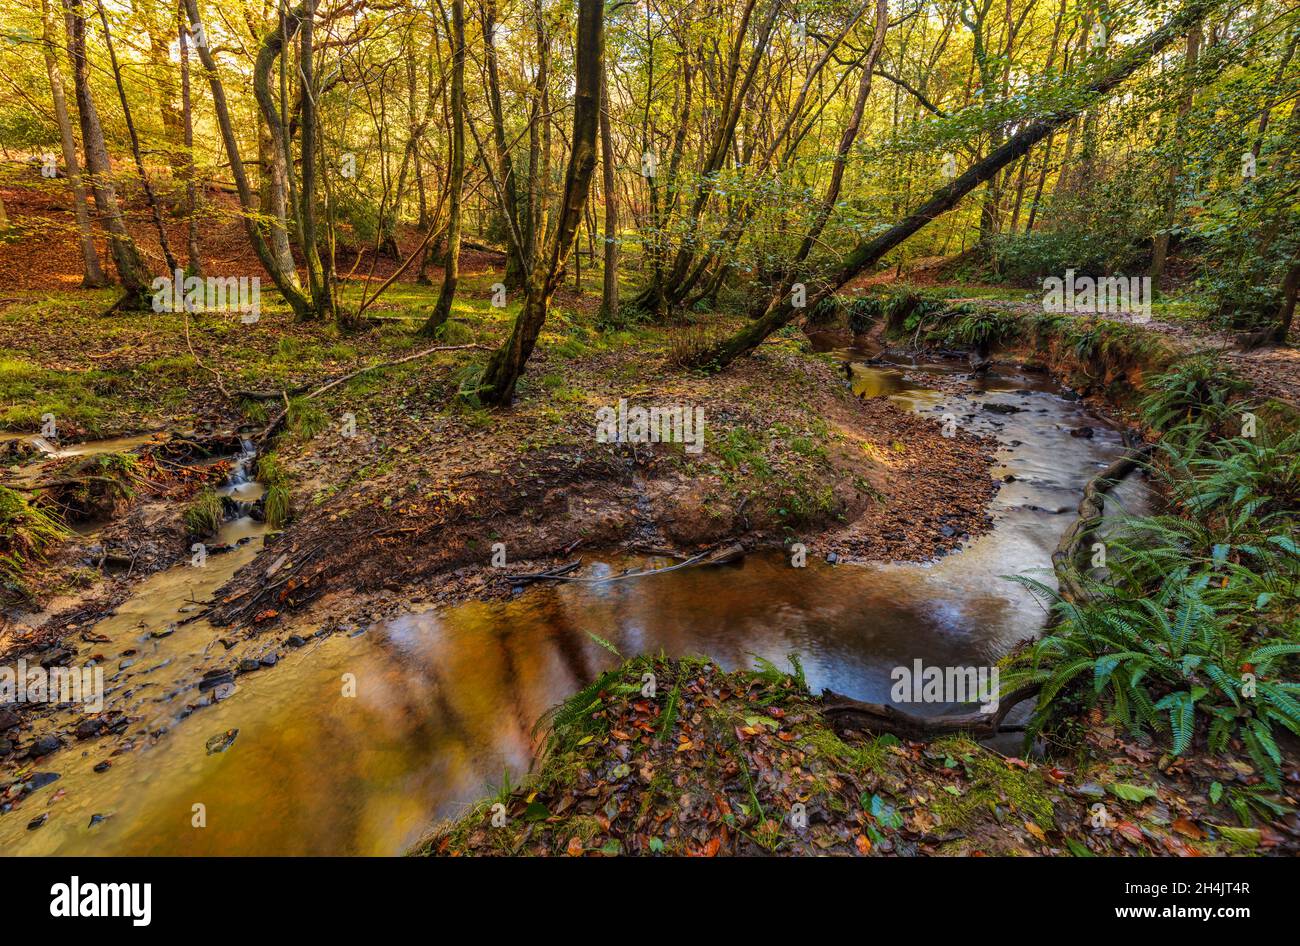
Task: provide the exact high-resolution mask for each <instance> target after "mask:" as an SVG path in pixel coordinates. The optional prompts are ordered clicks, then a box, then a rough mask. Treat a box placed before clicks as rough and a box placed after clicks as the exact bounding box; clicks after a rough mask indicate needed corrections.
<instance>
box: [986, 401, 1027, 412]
mask: <svg viewBox="0 0 1300 946" xmlns="http://www.w3.org/2000/svg"><path fill="white" fill-rule="evenodd" d="M984 410H986V411H991V412H993V413H994V414H1019V413H1021V412H1022V411H1023V410H1024V408H1023V407H1016V405H1014V404H995V403H993V402H992V401H987V402H985V404H984Z"/></svg>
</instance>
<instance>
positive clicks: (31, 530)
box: [0, 486, 69, 600]
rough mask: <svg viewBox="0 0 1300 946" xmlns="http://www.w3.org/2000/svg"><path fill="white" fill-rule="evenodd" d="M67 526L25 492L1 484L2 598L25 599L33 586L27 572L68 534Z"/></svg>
mask: <svg viewBox="0 0 1300 946" xmlns="http://www.w3.org/2000/svg"><path fill="white" fill-rule="evenodd" d="M68 534H69V533H68V530H67V528H66V527H65V526H64V525H63V523H61V522H60V521H59V520H58V519H56V518H54V516H52V515H50V514H49V513H48V512H46V511H45V510H44V509H41V508H40V507H38V506H35V505H33V504H32V503H30V502H28V501H27V499H25V498H24V497H23V495H22V494H21V493H18V492H16V491H15V490H12V489H9V488H8V487H4V486H0V597H2V598H5V599H10V600H14V599H24V598H29V597H31V594H32V589H31V588H30V587H29V585H28V583H27V582H28V579H27V577H25V574H24V572H25V571H26V569H27V567H28V563H29V562H33V561H36V562H39V561H43V560H44V559H45V557H46V556H47V555H48V554H49V552H50V550H51V549H52V548H53V547H54V546H55V545H56V544H58V543H59V542H61V541H63V539H64V538H66V537H67V535H68Z"/></svg>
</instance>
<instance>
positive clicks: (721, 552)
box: [506, 543, 745, 585]
mask: <svg viewBox="0 0 1300 946" xmlns="http://www.w3.org/2000/svg"><path fill="white" fill-rule="evenodd" d="M744 556H745V549H744V547H743V546H741V545H740V544H739V543H736V544H733V545H728V546H726V547H725V548H721V549H714V550H711V551H707V552H700V553H699V554H697V555H692V556H691V557H690V558H688V559H686V561H684V562H678V563H677V564H676V565H668V566H666V567H664V568H647V569H642V570H640V571H634V572H624V573H623V574H621V575H606V576H605V577H604V578H582V577H574V576H571V575H569V574H568V573H569V572H571V571H573V570H575V569H576V568H577V567H578V566H579V565H581V564H582V561H581V559H579V560H578V561H576V562H569V563H568V564H567V565H561V566H560V567H559V568H556V569H552V570H551V571H548V572H535V573H533V574H527V575H507V576H506V577H507V578H508V579H509V580H510V581H512V582H517V581H525V582H530V581H574V582H579V583H581V584H586V585H603V584H607V583H609V582H611V581H623V580H625V579H628V578H645V577H647V576H648V575H666V574H667V573H668V572H675V571H678V570H679V569H682V568H690V567H691V566H693V565H724V564H726V563H727V562H734V561H736V560H737V559H740V558H744Z"/></svg>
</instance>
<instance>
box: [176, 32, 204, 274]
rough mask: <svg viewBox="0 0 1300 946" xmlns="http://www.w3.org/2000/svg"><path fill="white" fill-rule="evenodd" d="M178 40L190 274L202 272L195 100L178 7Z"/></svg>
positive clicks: (186, 251) (188, 52)
mask: <svg viewBox="0 0 1300 946" xmlns="http://www.w3.org/2000/svg"><path fill="white" fill-rule="evenodd" d="M176 32H177V42H178V47H179V49H180V54H181V135H182V138H183V143H184V147H185V153H184V155H183V158H184V161H183V162H182V164H183V170H184V174H185V208H186V227H185V254H186V257H187V260H188V266H187V268H188V270H189V272H190V273H191V274H192V275H195V276H202V275H203V256H202V254H201V253H200V252H199V216H198V214H199V196H198V187H197V186H196V184H195V180H194V103H193V100H192V99H191V97H190V45H189V35H188V33H189V31H188V30H186V28H185V16H184V13H183V12H182V11H181V9H180V8H179V7H178V8H177V31H176Z"/></svg>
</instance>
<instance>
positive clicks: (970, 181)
mask: <svg viewBox="0 0 1300 946" xmlns="http://www.w3.org/2000/svg"><path fill="white" fill-rule="evenodd" d="M1214 2H1215V0H1191V2H1189V3H1188V4H1187V5H1186V6H1184V7H1183V9H1182V10H1180V11H1179V12H1178V13H1176V14H1174V15H1173V17H1171V18H1170V19H1169V20H1168V21H1166V23H1165V24H1164V25H1163V26H1162V27H1160V28H1159V29H1157V30H1156V31H1155V32H1154V33H1151V34H1150V35H1148V36H1147V38H1146V39H1144V40H1142V41H1141V42H1139V43H1137V44H1136V45H1135V46H1133V47H1131V48H1130V49H1129V50H1128V51H1127V52H1126V53H1124V54H1123V55H1121V56H1120V57H1119V58H1118V59H1116V60H1115V61H1114V63H1113V64H1112V65H1111V67H1110V68H1109V69H1107V70H1106V71H1105V72H1104V73H1103V74H1102V75H1101V76H1100V77H1099V78H1097V79H1095V80H1093V81H1092V82H1089V83H1088V84H1087V85H1086V86H1085V87H1084V89H1083V91H1084V92H1086V93H1089V94H1088V95H1086V96H1080V97H1079V98H1078V99H1076V100H1075V104H1073V105H1069V106H1066V107H1064V108H1062V109H1061V110H1059V111H1057V112H1055V113H1054V114H1052V115H1050V116H1048V117H1046V118H1041V119H1039V120H1037V121H1035V122H1032V123H1031V124H1029V125H1028V126H1026V127H1025V128H1023V129H1022V130H1021V131H1019V132H1017V133H1016V134H1015V135H1013V136H1012V137H1011V138H1010V139H1009V140H1008V141H1007V142H1006V143H1005V144H1004V145H1002V147H1000V148H998V149H997V150H996V151H993V152H991V153H990V154H989V155H988V156H987V157H985V158H984V159H983V160H981V161H978V162H976V163H975V164H974V165H972V166H971V167H970V168H969V169H967V171H966V173H964V174H962V175H961V176H960V177H958V178H957V179H956V180H954V181H952V182H951V183H950V184H948V185H946V186H945V187H942V188H940V189H939V190H937V191H935V192H934V193H933V194H932V195H931V197H930V199H929V200H928V201H926V202H925V203H924V204H923V205H922V206H920V207H919V208H917V209H916V210H915V211H914V212H913V213H912V214H910V215H909V216H907V217H906V218H904V219H903V220H900V221H899V222H898V223H896V224H894V225H893V226H892V227H890V228H889V229H888V230H886V231H885V232H884V233H882V234H880V235H879V236H877V237H874V238H873V239H870V240H865V241H863V242H862V243H859V244H858V246H857V247H856V248H855V249H854V250H853V251H852V252H850V253H849V254H848V255H847V257H846V258H845V262H844V264H843V265H842V266H841V267H840V268H839V269H838V270H836V271H834V272H832V273H831V274H829V276H828V277H827V278H826V280H825V287H824V288H823V289H822V290H821V291H820V292H819V293H817V295H816V296H815V297H813V298H810V299H808V300H807V307H808V308H810V309H811V308H812V307H813V306H814V305H815V304H816V303H817V302H818V301H820V300H821V299H823V298H826V297H827V296H829V295H831V294H833V293H834V292H835V291H836V290H837V289H839V288H840V287H841V286H843V285H844V284H845V283H847V282H848V281H849V280H850V279H853V278H854V277H855V276H857V275H858V274H859V273H861V272H862V271H863V270H864V269H866V268H867V267H868V266H870V265H872V264H873V263H875V262H877V261H878V260H880V259H881V257H883V256H884V255H885V254H886V253H888V252H889V251H890V250H892V249H894V248H895V247H897V246H898V245H899V244H900V243H902V242H903V241H905V240H906V239H908V238H909V237H910V236H912V235H913V234H915V233H916V232H917V231H918V230H920V229H922V228H923V227H924V226H926V224H928V223H930V222H931V221H932V220H934V219H935V218H937V217H939V216H940V215H942V214H944V213H947V212H948V211H949V210H951V209H952V208H953V207H955V206H956V205H957V203H958V202H959V201H960V200H961V199H962V198H963V197H964V196H966V195H967V194H968V193H970V192H971V191H972V190H974V189H975V188H976V187H978V186H979V185H980V184H983V183H984V182H985V181H987V180H989V178H991V177H992V176H993V175H995V174H997V173H998V172H999V171H1000V170H1002V168H1003V167H1005V166H1006V165H1008V164H1010V163H1011V162H1012V161H1015V160H1017V159H1018V158H1020V157H1022V156H1024V155H1025V154H1026V153H1027V152H1028V151H1029V149H1030V148H1032V147H1033V146H1034V145H1035V144H1037V143H1038V142H1039V141H1042V140H1043V139H1044V138H1046V137H1047V136H1048V135H1049V134H1051V132H1052V131H1053V130H1054V129H1056V128H1059V127H1060V126H1061V125H1064V124H1065V123H1066V122H1068V121H1070V120H1071V119H1072V118H1074V117H1075V116H1076V115H1078V114H1079V112H1080V111H1082V110H1083V108H1085V107H1087V106H1088V105H1091V104H1094V101H1095V100H1100V99H1101V98H1103V97H1104V96H1105V95H1106V94H1107V93H1109V92H1111V91H1112V90H1113V89H1114V88H1115V87H1116V86H1118V85H1119V84H1120V83H1121V82H1123V81H1124V80H1125V79H1127V78H1128V77H1129V76H1131V75H1132V74H1133V73H1135V72H1137V70H1138V69H1140V68H1141V67H1142V66H1143V65H1144V64H1145V63H1146V62H1147V61H1148V60H1149V59H1150V58H1151V57H1152V56H1154V55H1156V54H1157V53H1159V52H1160V51H1161V50H1163V49H1165V48H1166V47H1167V46H1169V44H1170V43H1172V42H1173V41H1174V40H1175V39H1176V38H1177V37H1178V36H1180V35H1181V34H1182V32H1183V31H1185V30H1186V29H1187V28H1188V27H1189V26H1190V25H1191V24H1193V23H1195V22H1197V21H1198V20H1199V19H1200V18H1201V16H1202V15H1203V14H1204V11H1205V10H1206V9H1207V8H1209V7H1210V6H1212V5H1213V3H1214ZM803 311H804V310H803V309H797V308H794V307H793V306H792V305H791V304H790V300H786V301H785V302H783V303H782V304H781V305H780V306H778V307H777V308H775V309H773V310H772V311H770V312H768V313H767V314H765V315H764V316H763V317H762V318H759V319H756V320H755V321H754V322H752V323H751V324H750V325H748V326H746V327H745V328H744V329H742V330H741V331H739V332H737V333H736V334H734V335H732V336H731V337H730V338H727V339H725V340H724V341H722V342H720V343H719V344H717V345H715V346H713V347H712V348H710V349H707V350H706V351H704V352H702V353H701V354H700V356H699V357H698V358H697V364H698V365H699V366H700V367H708V368H713V369H720V368H723V367H726V366H727V365H729V364H730V363H731V362H732V361H733V360H734V359H736V358H737V357H739V356H741V355H746V354H748V353H749V352H751V351H753V350H754V349H755V348H757V347H758V346H759V345H760V344H762V342H763V340H764V339H765V338H767V336H768V335H770V334H771V333H772V332H775V331H776V330H777V329H780V328H782V327H784V326H785V325H787V324H789V323H790V322H791V321H792V320H793V319H794V318H795V317H796V316H797V315H798V314H799V313H801V312H803Z"/></svg>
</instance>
